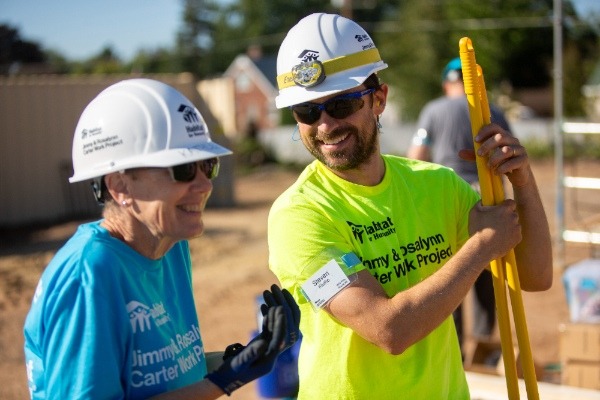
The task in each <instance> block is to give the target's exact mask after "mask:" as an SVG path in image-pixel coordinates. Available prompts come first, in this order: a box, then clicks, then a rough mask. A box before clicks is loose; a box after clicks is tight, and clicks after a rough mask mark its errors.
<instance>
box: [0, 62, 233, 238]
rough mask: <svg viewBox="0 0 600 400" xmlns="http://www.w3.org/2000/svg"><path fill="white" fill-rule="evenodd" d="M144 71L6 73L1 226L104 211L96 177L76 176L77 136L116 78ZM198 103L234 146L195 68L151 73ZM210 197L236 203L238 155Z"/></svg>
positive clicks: (0, 109)
mask: <svg viewBox="0 0 600 400" xmlns="http://www.w3.org/2000/svg"><path fill="white" fill-rule="evenodd" d="M134 77H141V76H140V75H137V76H132V75H102V76H97V75H93V76H92V75H89V76H64V75H15V76H9V77H0V139H1V141H2V145H1V146H0V228H9V227H13V226H22V225H29V224H42V223H53V222H57V221H62V220H67V219H73V218H92V217H97V216H99V215H100V207H99V206H98V205H97V204H96V202H95V199H94V198H93V195H92V191H91V189H90V186H89V182H79V183H73V184H71V183H69V181H68V178H69V177H70V176H72V174H73V170H72V163H71V143H72V140H73V134H74V131H75V126H76V125H77V121H78V119H79V116H80V114H81V113H82V111H83V109H84V108H85V106H86V105H87V104H88V103H89V102H90V101H91V100H92V99H93V98H94V97H95V96H96V95H97V94H98V93H99V92H100V91H102V90H103V89H104V88H106V87H108V86H110V85H111V84H113V83H115V82H117V81H120V80H123V79H129V78H134ZM144 77H148V78H153V79H157V80H160V81H163V82H165V83H167V84H169V85H171V86H174V87H175V88H176V89H178V90H179V91H181V92H182V93H183V94H184V95H185V96H187V97H188V98H189V99H190V100H192V102H193V103H194V104H195V105H196V107H198V109H199V110H200V112H201V113H202V115H203V117H204V118H205V120H206V123H207V125H208V126H209V129H210V130H211V132H212V138H213V140H215V141H216V142H219V143H222V144H223V145H225V146H229V144H228V143H227V140H226V138H225V137H224V136H223V135H219V131H220V129H219V128H218V124H217V121H216V119H215V118H214V116H212V114H211V113H210V111H209V108H208V107H207V105H206V103H205V102H204V101H203V99H202V98H201V96H200V95H199V93H198V91H197V87H196V82H195V80H194V79H193V77H192V75H191V74H161V75H152V76H150V75H145V76H144ZM222 162H223V165H222V168H221V173H220V176H219V177H218V178H217V179H216V180H215V182H214V189H213V195H212V197H211V199H210V202H209V204H210V205H213V206H231V205H233V203H234V195H233V183H232V181H233V171H232V170H233V159H232V157H224V158H223V160H222Z"/></svg>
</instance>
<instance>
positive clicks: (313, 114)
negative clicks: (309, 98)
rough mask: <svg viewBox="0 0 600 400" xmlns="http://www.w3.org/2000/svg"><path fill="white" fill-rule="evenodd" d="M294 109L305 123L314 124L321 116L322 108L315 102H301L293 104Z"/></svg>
mask: <svg viewBox="0 0 600 400" xmlns="http://www.w3.org/2000/svg"><path fill="white" fill-rule="evenodd" d="M292 111H293V112H294V114H295V115H296V118H298V120H299V121H300V122H302V123H303V124H308V125H310V124H314V123H315V122H317V121H318V120H319V118H321V110H319V107H318V106H316V105H314V104H299V105H297V106H293V107H292Z"/></svg>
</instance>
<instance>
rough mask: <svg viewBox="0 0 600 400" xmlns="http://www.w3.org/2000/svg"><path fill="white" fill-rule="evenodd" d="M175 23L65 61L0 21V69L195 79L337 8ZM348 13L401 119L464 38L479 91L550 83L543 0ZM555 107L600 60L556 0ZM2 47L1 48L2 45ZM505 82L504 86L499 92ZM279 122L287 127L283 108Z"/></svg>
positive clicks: (224, 13) (406, 3)
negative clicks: (130, 43) (379, 61)
mask: <svg viewBox="0 0 600 400" xmlns="http://www.w3.org/2000/svg"><path fill="white" fill-rule="evenodd" d="M180 1H182V2H183V5H184V7H183V12H182V15H181V26H180V28H179V31H178V35H177V39H176V42H175V43H174V44H173V46H172V47H171V48H158V49H150V50H148V49H146V50H141V51H139V52H138V53H137V54H136V55H135V57H134V58H133V59H132V60H129V61H126V62H123V61H122V60H120V59H119V57H117V56H116V55H115V54H114V53H113V52H112V50H111V49H110V48H105V49H103V50H101V51H100V52H99V53H98V55H97V56H94V57H91V58H90V59H88V60H76V61H69V60H66V59H65V58H64V57H61V56H60V55H59V54H57V53H56V52H52V51H46V52H44V51H43V50H42V49H41V48H40V47H39V46H38V45H37V44H35V43H29V42H27V41H24V40H22V39H21V38H20V37H19V34H18V31H17V30H16V29H14V28H11V27H9V26H6V25H0V42H1V43H3V46H4V47H3V48H2V50H3V51H0V67H2V68H1V69H0V73H7V71H8V69H9V67H10V66H11V65H13V64H14V62H15V61H17V62H44V63H47V64H48V65H49V68H48V70H50V71H54V72H57V73H78V74H89V73H103V74H105V73H130V72H134V73H177V72H192V73H193V74H194V75H195V76H196V77H197V78H198V79H205V78H211V77H214V76H219V75H220V74H222V73H223V72H224V71H225V70H226V69H227V67H228V66H229V65H230V64H231V62H232V61H233V60H234V58H235V57H236V56H237V55H239V54H240V53H244V52H246V51H247V50H248V49H249V48H250V47H251V46H255V45H259V46H260V47H261V49H262V52H263V54H265V55H272V54H276V53H277V51H278V49H279V45H280V44H281V41H282V40H283V38H284V36H285V34H286V32H287V31H288V30H289V28H290V27H291V26H293V25H294V24H295V23H296V22H297V21H298V20H299V19H301V18H302V17H304V16H306V15H308V14H310V13H313V12H335V13H341V10H339V9H336V8H334V7H333V6H332V3H331V2H328V1H325V2H324V1H323V0H303V1H301V2H296V1H289V0H230V1H225V2H222V1H219V0H180ZM352 4H353V5H354V9H353V10H351V13H352V15H351V17H352V19H354V20H356V21H357V22H359V23H360V24H361V26H363V27H364V28H365V30H367V32H369V33H370V34H371V35H372V36H373V38H374V39H375V42H376V43H377V46H378V48H379V50H380V53H381V55H382V57H383V59H384V60H385V61H386V62H387V63H388V65H389V68H388V69H387V70H384V71H382V72H381V78H382V80H383V81H384V82H387V83H389V84H390V85H391V86H392V87H393V89H394V90H392V91H391V92H390V96H391V97H392V98H393V99H395V100H396V101H397V102H398V103H399V104H400V107H401V110H399V111H400V115H401V116H402V118H403V119H404V120H407V121H409V120H414V119H416V117H417V115H418V113H419V111H420V110H421V108H422V107H423V105H424V104H425V103H426V102H427V101H429V100H431V99H432V98H434V97H437V96H439V95H441V94H442V93H441V82H440V80H441V77H440V75H441V70H442V68H443V67H444V65H445V64H446V63H447V62H448V60H450V59H451V58H453V57H456V56H457V55H458V42H459V39H460V38H461V37H464V36H468V37H470V38H471V39H472V40H473V43H474V45H475V48H476V56H477V62H478V64H480V65H481V66H482V68H483V70H484V74H485V81H486V85H487V89H488V91H490V92H491V93H498V92H502V93H504V94H508V95H510V90H511V88H531V87H533V88H537V87H548V86H549V85H551V84H552V68H553V65H552V62H553V50H552V13H553V9H552V7H553V1H552V0H488V1H481V0H402V1H399V0H381V1H372V0H355V1H354V2H352ZM563 4H564V10H563V14H564V15H565V18H564V30H563V38H564V51H563V57H564V63H563V64H564V71H563V86H564V88H563V93H564V102H563V103H564V110H565V115H566V116H568V117H575V116H577V117H578V116H582V115H584V106H583V98H582V93H581V87H582V86H583V85H584V84H585V83H586V82H587V79H588V77H589V76H590V75H591V73H592V71H593V69H594V68H595V66H596V64H597V62H598V59H600V40H599V38H598V35H599V34H600V16H596V17H595V18H594V16H587V17H586V18H585V20H580V19H579V18H578V17H577V16H576V15H575V13H574V11H573V8H572V6H571V4H570V2H569V1H568V0H567V1H564V2H563ZM5 49H9V51H4V50H5ZM505 88H508V89H506V90H505ZM283 118H284V123H293V119H292V118H291V116H290V115H289V114H286V113H285V112H283Z"/></svg>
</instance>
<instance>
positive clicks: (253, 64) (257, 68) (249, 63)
mask: <svg viewBox="0 0 600 400" xmlns="http://www.w3.org/2000/svg"><path fill="white" fill-rule="evenodd" d="M240 70H241V71H245V72H246V73H247V74H248V75H249V76H251V77H252V79H253V80H254V81H255V83H256V84H257V85H258V87H259V88H260V89H261V90H262V91H263V93H264V94H265V95H266V96H268V97H272V96H276V95H277V57H276V56H274V55H270V56H261V57H259V58H255V59H253V58H250V57H249V56H248V55H246V54H240V55H238V56H237V57H236V58H235V59H234V60H233V62H232V63H231V65H230V66H229V67H228V68H227V70H226V71H225V73H224V74H223V75H225V76H231V77H233V78H235V77H236V76H237V75H238V74H239V71H240Z"/></svg>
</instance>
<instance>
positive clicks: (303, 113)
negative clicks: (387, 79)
mask: <svg viewBox="0 0 600 400" xmlns="http://www.w3.org/2000/svg"><path fill="white" fill-rule="evenodd" d="M375 90H376V89H374V88H370V89H365V90H362V91H360V92H352V93H345V94H342V95H339V96H336V97H334V98H332V99H329V100H327V101H326V102H325V103H322V104H317V103H302V104H296V105H295V106H291V107H290V108H291V109H292V112H293V113H294V116H295V117H296V119H297V120H298V121H299V122H302V123H303V124H308V125H310V124H314V123H315V122H317V121H318V120H319V118H321V112H322V111H325V112H326V113H327V114H328V115H329V116H331V117H333V118H335V119H344V118H346V117H349V116H350V115H352V114H354V113H355V112H357V111H358V110H360V109H361V108H362V107H363V105H364V104H365V101H364V100H363V99H362V97H363V96H364V95H367V94H371V93H373V92H374V91H375Z"/></svg>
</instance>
